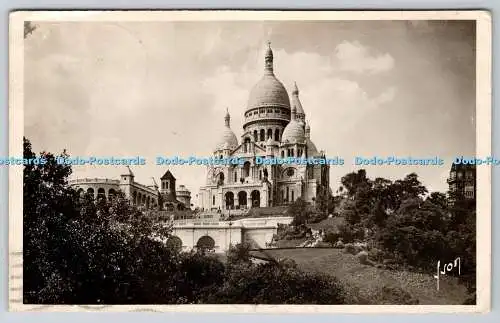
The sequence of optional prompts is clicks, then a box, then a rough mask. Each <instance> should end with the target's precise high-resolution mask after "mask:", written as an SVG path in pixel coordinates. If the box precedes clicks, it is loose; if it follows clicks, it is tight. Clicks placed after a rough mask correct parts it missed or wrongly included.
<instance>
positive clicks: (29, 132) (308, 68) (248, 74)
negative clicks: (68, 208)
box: [25, 21, 475, 198]
mask: <svg viewBox="0 0 500 323" xmlns="http://www.w3.org/2000/svg"><path fill="white" fill-rule="evenodd" d="M37 25H38V29H37V30H35V31H34V32H33V34H32V35H30V36H29V37H28V38H27V39H26V41H25V134H26V136H27V137H28V138H29V139H30V140H31V141H32V143H33V146H34V149H35V150H36V151H41V150H48V151H51V152H55V153H57V152H60V151H62V150H63V149H65V148H66V149H67V150H68V152H69V153H70V154H71V155H72V156H89V155H93V156H136V155H141V156H145V157H146V158H148V160H149V164H148V165H146V166H138V167H135V168H133V171H134V173H135V175H136V180H137V181H139V182H141V183H143V184H148V185H149V184H151V177H155V178H156V179H157V181H158V180H159V177H160V176H161V175H162V174H163V173H164V172H165V171H166V167H165V166H156V165H155V160H154V159H155V157H156V156H158V155H165V156H171V155H176V154H177V155H181V156H182V155H183V156H189V155H192V154H196V155H198V156H210V155H211V153H212V150H213V148H214V147H215V144H216V142H217V140H218V137H219V135H220V132H221V131H222V129H223V126H224V114H225V110H226V108H229V112H230V113H231V127H232V129H233V131H234V132H235V133H236V135H237V136H238V138H239V137H240V135H241V134H242V121H243V113H244V110H245V107H246V103H247V100H248V95H249V91H250V90H251V88H252V86H253V85H254V84H255V83H256V82H257V81H258V80H259V78H260V77H261V75H262V73H263V68H264V48H265V47H266V46H267V41H268V40H269V41H271V43H272V48H273V51H274V67H275V74H276V76H277V77H278V78H279V79H280V80H281V81H282V82H283V84H284V85H285V87H287V89H288V90H289V93H290V92H291V90H290V89H291V87H292V85H293V82H294V81H296V82H297V84H298V87H299V89H300V98H301V101H302V105H303V107H304V110H305V113H306V118H307V119H308V120H309V122H310V124H311V137H312V140H313V141H314V143H315V144H316V146H317V147H318V149H323V150H325V151H326V154H327V155H328V156H337V155H338V156H343V157H344V158H345V159H346V165H345V166H344V167H335V166H332V168H331V187H332V189H333V190H334V191H335V190H336V189H337V187H338V185H339V180H340V178H341V177H342V176H343V175H345V174H346V173H348V172H350V171H352V170H354V169H357V168H359V167H357V166H353V165H352V159H353V156H356V155H363V156H373V155H382V156H386V155H387V154H390V155H392V154H394V155H397V156H408V155H411V156H413V157H429V156H434V155H438V156H442V157H444V158H447V160H446V162H447V164H446V165H445V166H444V167H436V166H434V167H387V166H386V167H371V168H367V171H368V175H369V176H370V177H373V178H374V177H377V176H383V177H386V178H390V179H397V178H402V177H403V176H405V175H406V174H408V173H410V172H413V171H415V172H417V173H418V174H419V176H420V177H421V180H422V182H423V183H424V184H425V185H426V186H427V187H428V188H429V189H430V190H439V191H445V190H446V188H447V185H446V182H445V180H446V176H447V174H448V172H449V166H450V163H451V162H452V157H453V156H456V155H462V154H465V155H471V154H474V151H475V125H474V124H475V122H474V116H475V53H474V50H475V45H474V42H475V36H474V33H475V28H474V23H473V22H448V23H443V22H430V23H429V22H425V21H419V22H404V21H385V22H384V21H372V22H367V21H364V22H363V21H353V22H307V21H306V22H266V23H263V22H176V23H169V22H158V23H154V22H145V23H129V22H127V23H97V22H67V23H48V22H47V23H37ZM170 169H171V170H172V172H173V174H174V176H176V178H177V179H178V180H177V182H178V183H179V184H185V185H186V186H187V187H188V188H189V189H190V190H191V192H192V196H193V198H194V197H195V195H196V194H197V193H198V188H199V187H200V186H201V185H203V184H204V182H205V168H204V167H202V166H191V167H190V166H177V167H170ZM73 171H74V175H73V176H74V177H110V178H115V177H117V176H118V175H119V174H120V173H122V172H123V167H111V166H102V167H93V168H90V167H85V168H83V167H73Z"/></svg>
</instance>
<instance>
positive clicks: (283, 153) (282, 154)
mask: <svg viewBox="0 0 500 323" xmlns="http://www.w3.org/2000/svg"><path fill="white" fill-rule="evenodd" d="M281 158H285V151H284V150H282V151H281Z"/></svg>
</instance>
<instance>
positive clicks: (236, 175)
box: [234, 171, 238, 183]
mask: <svg viewBox="0 0 500 323" xmlns="http://www.w3.org/2000/svg"><path fill="white" fill-rule="evenodd" d="M234 182H235V183H236V182H238V172H237V171H234Z"/></svg>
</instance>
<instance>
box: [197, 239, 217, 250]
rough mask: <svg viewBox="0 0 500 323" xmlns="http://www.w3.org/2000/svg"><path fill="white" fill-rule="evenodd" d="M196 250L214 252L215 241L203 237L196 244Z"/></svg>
mask: <svg viewBox="0 0 500 323" xmlns="http://www.w3.org/2000/svg"><path fill="white" fill-rule="evenodd" d="M196 248H198V249H200V250H214V249H215V240H214V239H213V238H212V237H210V236H203V237H201V238H200V239H199V240H198V242H197V243H196Z"/></svg>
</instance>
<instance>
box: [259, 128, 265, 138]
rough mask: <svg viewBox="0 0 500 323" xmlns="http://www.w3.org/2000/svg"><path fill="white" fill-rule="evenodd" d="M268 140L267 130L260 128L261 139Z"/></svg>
mask: <svg viewBox="0 0 500 323" xmlns="http://www.w3.org/2000/svg"><path fill="white" fill-rule="evenodd" d="M265 140H266V131H265V130H264V129H260V141H265Z"/></svg>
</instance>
